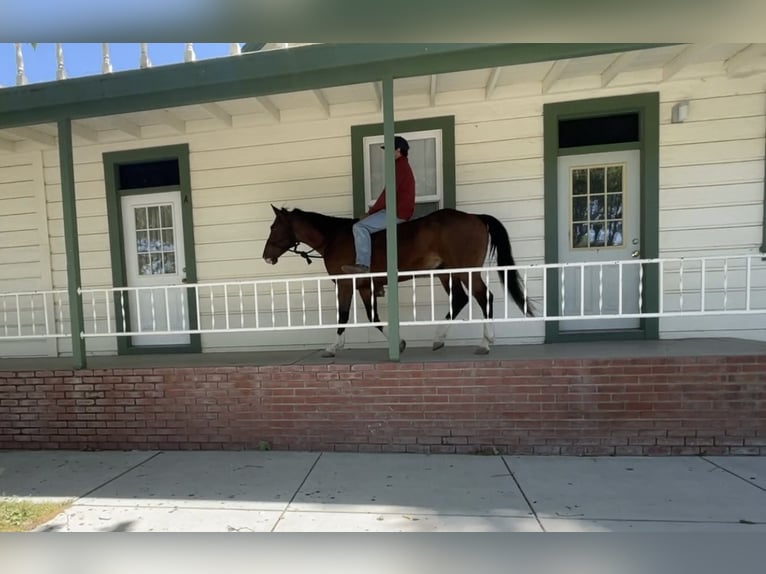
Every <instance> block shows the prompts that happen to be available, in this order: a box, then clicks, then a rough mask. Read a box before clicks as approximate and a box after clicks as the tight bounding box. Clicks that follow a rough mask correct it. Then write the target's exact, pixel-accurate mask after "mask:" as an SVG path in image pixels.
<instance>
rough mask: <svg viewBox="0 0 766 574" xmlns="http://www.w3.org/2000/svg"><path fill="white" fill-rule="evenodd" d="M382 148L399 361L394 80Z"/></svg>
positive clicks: (392, 331)
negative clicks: (383, 146)
mask: <svg viewBox="0 0 766 574" xmlns="http://www.w3.org/2000/svg"><path fill="white" fill-rule="evenodd" d="M383 145H385V147H386V150H385V175H386V178H385V182H386V271H387V274H388V275H387V278H388V357H389V358H390V359H391V360H392V361H398V360H399V278H398V271H399V264H398V248H397V236H396V167H395V165H394V79H393V77H391V76H389V77H386V78H383Z"/></svg>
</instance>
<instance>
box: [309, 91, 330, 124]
mask: <svg viewBox="0 0 766 574" xmlns="http://www.w3.org/2000/svg"><path fill="white" fill-rule="evenodd" d="M311 93H312V94H314V98H316V101H317V103H318V104H319V106H320V107H321V108H322V110H323V111H324V115H325V116H326V117H328V118H329V117H330V104H329V102H328V101H327V98H325V97H324V94H323V93H322V90H311Z"/></svg>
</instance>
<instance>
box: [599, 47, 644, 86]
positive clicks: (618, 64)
mask: <svg viewBox="0 0 766 574" xmlns="http://www.w3.org/2000/svg"><path fill="white" fill-rule="evenodd" d="M635 58H636V52H623V53H622V54H620V55H619V56H617V57H616V58H615V59H614V60H612V63H611V64H609V65H608V66H607V67H606V69H605V70H604V71H603V72H602V73H601V87H602V88H605V87H607V86H608V85H609V84H611V83H612V81H613V80H614V79H615V78H616V77H617V76H618V75H619V74H621V73H622V72H624V71H625V70H627V69H628V67H629V66H630V63H631V62H632V61H633V60H635Z"/></svg>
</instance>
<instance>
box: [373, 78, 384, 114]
mask: <svg viewBox="0 0 766 574" xmlns="http://www.w3.org/2000/svg"><path fill="white" fill-rule="evenodd" d="M372 88H373V90H375V104H376V105H377V106H378V111H381V110H382V109H383V87H382V85H381V83H380V82H373V83H372Z"/></svg>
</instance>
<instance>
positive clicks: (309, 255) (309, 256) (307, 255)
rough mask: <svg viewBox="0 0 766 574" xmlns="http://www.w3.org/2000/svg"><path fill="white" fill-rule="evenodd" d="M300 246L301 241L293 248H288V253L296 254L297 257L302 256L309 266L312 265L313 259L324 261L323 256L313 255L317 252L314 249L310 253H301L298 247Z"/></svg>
mask: <svg viewBox="0 0 766 574" xmlns="http://www.w3.org/2000/svg"><path fill="white" fill-rule="evenodd" d="M300 244H301V242H300V241H296V242H295V244H294V245H293V246H292V247H288V248H287V251H290V252H292V253H295V254H296V255H300V256H301V257H303V258H304V259H305V260H306V263H307V264H309V265H311V263H312V261H311V260H312V259H322V256H321V255H312V253H313V252H315V251H316V249H314V248H313V247H312V248H311V250H310V251H301V250H300V249H298V246H299V245H300Z"/></svg>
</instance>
